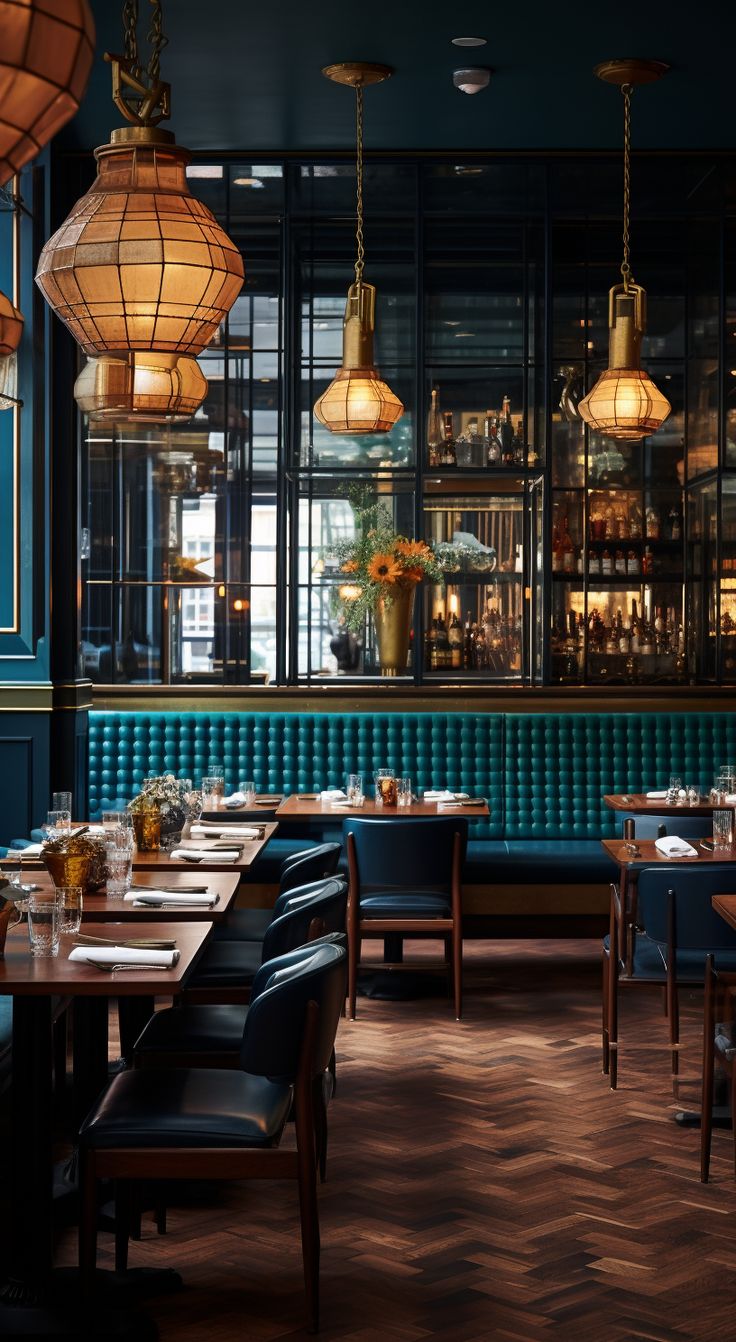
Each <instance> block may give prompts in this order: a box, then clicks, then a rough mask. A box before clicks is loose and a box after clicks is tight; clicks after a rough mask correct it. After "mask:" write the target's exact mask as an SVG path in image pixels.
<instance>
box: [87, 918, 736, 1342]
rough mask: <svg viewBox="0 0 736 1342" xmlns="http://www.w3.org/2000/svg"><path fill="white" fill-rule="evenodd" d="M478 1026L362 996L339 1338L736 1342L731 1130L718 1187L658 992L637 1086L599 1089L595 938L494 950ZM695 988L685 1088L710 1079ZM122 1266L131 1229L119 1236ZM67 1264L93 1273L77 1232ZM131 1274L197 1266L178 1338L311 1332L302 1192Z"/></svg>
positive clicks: (632, 1020)
mask: <svg viewBox="0 0 736 1342" xmlns="http://www.w3.org/2000/svg"><path fill="white" fill-rule="evenodd" d="M466 959H467V963H468V975H467V985H466V988H467V995H466V1016H465V1019H464V1021H463V1022H462V1023H461V1024H457V1023H455V1021H454V1020H453V1019H452V1018H451V1016H450V1012H449V1008H448V1004H447V1001H446V1000H445V999H444V998H442V997H441V996H438V997H436V998H430V999H426V998H425V999H423V1000H420V1001H414V1002H408V1003H384V1002H377V1001H362V1000H361V1001H359V1006H358V1015H359V1019H358V1020H357V1022H356V1023H354V1024H349V1023H347V1022H343V1023H342V1025H341V1030H340V1036H339V1040H338V1072H339V1092H338V1095H337V1097H336V1099H335V1102H334V1103H333V1105H332V1108H331V1119H330V1122H331V1148H330V1167H329V1172H328V1183H327V1184H326V1185H325V1186H324V1187H323V1188H322V1190H321V1196H320V1203H321V1219H322V1241H323V1253H322V1337H323V1338H324V1339H325V1342H332V1339H341V1340H342V1342H384V1340H385V1342H415V1340H416V1342H418V1340H419V1339H424V1338H428V1339H442V1340H443V1342H551V1340H554V1342H599V1339H611V1342H623V1340H624V1339H627V1340H628V1339H647V1340H648V1342H687V1340H688V1339H692V1340H693V1342H694V1340H695V1339H709V1340H712V1339H724V1342H725V1340H726V1339H728V1342H732V1339H733V1338H734V1336H735V1335H736V1274H735V1269H736V1219H735V1218H734V1212H735V1211H736V1185H735V1184H734V1182H733V1178H732V1173H731V1164H730V1152H731V1145H730V1137H729V1135H728V1134H726V1133H723V1132H716V1133H715V1135H714V1144H715V1157H714V1162H713V1182H712V1183H711V1184H710V1185H708V1186H706V1187H704V1186H703V1185H701V1184H700V1182H699V1180H698V1158H697V1144H698V1136H697V1133H695V1132H692V1131H683V1130H680V1129H678V1128H676V1127H675V1125H674V1124H673V1122H672V1115H673V1113H674V1110H675V1108H676V1107H677V1106H676V1105H675V1104H674V1102H673V1100H672V1095H671V1088H670V1081H669V1061H668V1056H667V1052H666V1047H665V1046H666V1032H665V1023H664V1019H663V1018H662V1016H661V1008H660V1004H659V998H658V997H657V996H650V995H649V994H646V995H645V996H644V997H642V996H641V995H640V994H638V993H637V994H632V993H629V994H627V996H626V998H625V1000H624V1004H623V1014H622V1022H621V1038H622V1056H621V1066H620V1089H619V1091H618V1092H617V1093H615V1094H613V1093H611V1092H610V1090H609V1089H608V1087H607V1083H606V1081H605V1080H604V1078H603V1077H602V1076H601V1073H600V1061H599V1002H600V988H599V964H598V948H597V945H596V944H595V943H593V942H562V943H553V942H545V943H533V942H520V943H514V944H508V943H507V944H498V943H496V944H493V943H486V944H473V945H471V946H469V947H468V948H467V952H466ZM699 1010H700V1002H699V999H698V996H697V995H693V996H692V997H691V998H689V999H687V1001H686V1003H685V1006H684V1010H683V1040H684V1045H685V1047H684V1054H683V1062H682V1073H683V1078H684V1081H683V1085H682V1088H681V1096H682V1098H683V1099H684V1100H685V1101H689V1102H690V1103H693V1102H695V1101H696V1099H697V1085H698V1081H699V1041H700V1036H699V1028H700V1021H699ZM101 1246H102V1253H101V1262H109V1258H110V1250H111V1244H110V1240H109V1237H106V1236H102V1237H101ZM61 1247H62V1255H63V1257H65V1258H66V1260H67V1261H71V1259H72V1257H73V1240H72V1238H71V1236H67V1237H66V1239H65V1241H64V1243H63V1245H62V1246H61ZM131 1263H132V1264H151V1265H153V1264H156V1265H164V1264H165V1265H171V1266H176V1267H177V1268H178V1269H180V1271H181V1273H182V1275H183V1277H184V1280H185V1284H186V1289H185V1290H184V1291H183V1292H182V1293H181V1294H179V1295H176V1296H170V1297H168V1298H160V1299H159V1300H157V1301H154V1302H152V1303H151V1306H150V1308H151V1310H152V1312H153V1313H154V1315H155V1317H156V1319H157V1320H158V1323H159V1327H160V1331H161V1338H162V1339H163V1340H164V1342H174V1340H175V1342H249V1340H250V1339H253V1340H254V1342H255V1340H256V1339H258V1340H260V1339H264V1340H270V1339H282V1338H288V1339H295V1338H303V1337H305V1336H306V1334H305V1333H304V1332H303V1331H302V1328H301V1319H302V1285H301V1261H300V1255H299V1241H298V1223H297V1218H296V1202H295V1190H294V1188H293V1187H292V1186H289V1185H276V1184H274V1185H270V1184H260V1185H259V1184H255V1185H249V1186H231V1187H225V1188H222V1189H220V1190H219V1191H217V1190H215V1189H214V1188H213V1187H212V1186H209V1187H208V1188H207V1189H205V1190H204V1198H203V1199H202V1198H200V1199H198V1201H197V1203H196V1204H195V1203H190V1204H189V1205H188V1206H175V1207H173V1208H172V1209H171V1210H170V1215H169V1233H168V1235H167V1236H166V1237H164V1238H159V1237H157V1236H156V1234H155V1231H154V1228H153V1226H152V1223H151V1222H150V1221H149V1220H148V1219H147V1220H146V1221H145V1222H144V1235H143V1239H142V1241H141V1242H140V1243H139V1244H135V1245H133V1246H132V1253H131Z"/></svg>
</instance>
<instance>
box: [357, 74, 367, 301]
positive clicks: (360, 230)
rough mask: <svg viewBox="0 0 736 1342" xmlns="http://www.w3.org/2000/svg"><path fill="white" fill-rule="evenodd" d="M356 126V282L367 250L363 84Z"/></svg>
mask: <svg viewBox="0 0 736 1342" xmlns="http://www.w3.org/2000/svg"><path fill="white" fill-rule="evenodd" d="M355 127H356V144H357V149H356V177H357V202H356V204H357V209H356V215H357V222H356V230H355V240H356V242H357V245H358V251H357V256H356V258H355V283H356V284H358V285H359V284H360V283H361V281H362V279H363V265H364V260H365V250H364V247H363V85H362V84H356V86H355Z"/></svg>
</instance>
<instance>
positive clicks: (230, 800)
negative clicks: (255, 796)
mask: <svg viewBox="0 0 736 1342" xmlns="http://www.w3.org/2000/svg"><path fill="white" fill-rule="evenodd" d="M222 804H223V806H244V805H245V793H244V792H232V793H231V794H230V796H229V797H223V799H222Z"/></svg>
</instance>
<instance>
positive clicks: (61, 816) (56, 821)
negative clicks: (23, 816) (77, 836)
mask: <svg viewBox="0 0 736 1342" xmlns="http://www.w3.org/2000/svg"><path fill="white" fill-rule="evenodd" d="M71 827H72V816H71V811H47V812H46V821H45V824H43V825H42V826H41V828H42V829H43V831H44V833H45V835H46V837H47V838H48V839H55V838H57V836H58V835H60V834H68V833H69V831H70V829H71Z"/></svg>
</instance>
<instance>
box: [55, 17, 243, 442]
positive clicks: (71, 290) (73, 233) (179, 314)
mask: <svg viewBox="0 0 736 1342" xmlns="http://www.w3.org/2000/svg"><path fill="white" fill-rule="evenodd" d="M152 3H153V9H154V16H153V20H152V29H151V31H152V35H153V51H152V55H151V59H150V61H149V64H148V67H147V69H146V71H145V72H143V71H142V70H141V68H140V66H139V65H138V56H137V44H136V26H135V25H136V20H137V10H138V5H137V0H127V2H126V5H125V9H124V13H125V15H126V18H127V29H126V55H125V57H120V56H111V57H107V58H106V59H109V60H110V63H111V65H112V70H113V101H114V103H115V105H116V106H117V107H118V109H119V110H120V111H121V112H122V113H123V115H124V116H125V117H126V118H127V119H128V120H129V121H130V122H131V123H132V124H131V125H129V126H126V127H123V128H122V129H119V130H114V131H113V132H112V135H111V137H110V143H109V144H106V145H102V146H101V147H100V148H99V149H97V150H96V151H95V157H96V159H97V164H98V176H97V178H96V180H95V182H94V183H93V184H92V186H91V188H90V190H89V191H88V192H87V194H86V195H85V196H83V197H82V199H81V200H80V201H78V203H77V204H76V205H75V206H74V208H73V210H72V212H71V214H70V215H69V217H68V218H67V219H66V220H65V222H64V223H63V224H62V225H61V228H60V229H58V231H57V232H56V233H55V234H54V236H53V237H52V238H50V239H49V241H48V242H47V243H46V246H45V247H44V248H43V251H42V252H41V257H40V260H39V264H38V270H37V273H36V282H37V284H38V286H39V288H40V289H41V291H42V293H43V295H44V297H45V298H46V301H47V302H48V303H49V305H50V307H51V308H52V309H53V310H54V311H55V312H56V315H57V316H58V317H59V318H60V319H61V321H63V322H64V324H65V326H66V327H67V328H68V330H69V331H70V332H71V334H72V335H73V336H74V338H75V340H76V341H77V342H78V344H79V345H81V347H82V349H83V350H84V351H85V353H86V354H88V355H112V356H113V357H114V358H117V359H121V358H122V359H124V360H126V361H127V363H128V375H129V385H130V386H131V388H132V390H131V393H130V395H131V401H132V404H131V413H133V414H134V415H136V416H137V417H138V418H142V417H143V416H144V414H145V413H146V411H147V410H148V408H149V407H148V405H147V403H146V398H145V397H142V398H141V399H139V398H138V395H137V387H138V386H139V385H141V375H142V370H143V368H144V366H145V367H146V368H148V369H149V371H150V362H149V364H148V365H144V364H143V363H142V362H141V361H140V360H139V359H134V358H133V357H132V356H133V354H136V355H137V354H139V353H141V352H144V351H147V352H150V353H155V354H157V355H163V354H167V355H171V356H176V357H179V358H181V357H182V356H185V357H187V358H192V359H193V358H195V357H196V355H197V354H199V353H201V351H202V350H203V349H204V348H205V346H206V345H208V344H209V342H210V341H211V340H212V339H213V337H214V335H215V333H216V331H217V329H218V327H219V325H220V323H221V322H222V320H223V318H224V317H225V316H226V315H227V313H228V312H229V310H230V308H231V307H232V305H233V303H234V302H235V299H236V298H237V296H238V294H239V293H240V290H241V288H242V285H243V261H242V258H241V255H240V252H239V250H238V248H237V247H236V246H235V244H234V243H233V242H232V241H231V239H230V238H229V237H228V236H227V234H226V232H225V230H224V229H223V228H222V227H221V225H220V224H219V223H218V222H217V220H216V219H215V217H214V215H213V214H212V212H211V211H210V210H209V209H208V208H207V206H206V205H204V204H203V203H202V202H201V201H199V200H197V199H196V198H195V197H194V196H192V194H191V192H190V190H189V187H188V185H187V179H186V165H187V163H188V162H189V154H188V152H187V150H186V149H182V148H181V147H179V146H177V145H176V144H175V142H174V136H173V135H172V134H171V132H170V131H167V130H163V129H161V128H160V126H159V124H158V123H159V122H160V121H161V120H162V119H163V118H164V117H167V116H168V115H169V108H170V89H169V85H168V84H165V83H163V82H162V81H161V79H160V78H159V71H160V54H161V50H162V48H163V46H164V45H165V43H166V40H167V39H166V38H165V37H164V35H163V30H162V26H161V0H152ZM157 367H158V371H159V373H160V372H161V370H162V368H163V365H157ZM176 369H178V373H177V372H176ZM169 371H174V372H175V377H174V381H175V382H176V381H177V380H178V376H179V374H181V375H183V376H185V377H186V380H187V382H188V385H189V387H190V389H191V388H193V387H194V382H195V380H196V379H195V377H194V375H193V374H192V370H191V368H189V367H188V366H187V365H183V366H181V365H176V364H175V362H174V361H172V362H171V363H170V365H169ZM119 372H120V370H118V369H117V368H114V367H109V366H108V365H107V364H105V365H104V366H103V369H102V370H95V373H94V377H93V376H92V375H90V377H89V378H88V379H85V380H84V385H83V392H84V394H85V399H86V400H87V401H88V393H89V391H90V387H91V386H92V385H94V386H95V387H99V388H100V402H99V405H98V406H97V407H96V408H97V409H99V410H100V411H101V412H102V413H105V412H106V411H107V410H108V409H109V408H110V407H109V404H108V395H109V394H112V395H113V396H114V395H116V394H117V393H112V392H111V391H110V389H111V386H112V384H115V385H117V379H118V376H119ZM146 376H147V374H146ZM159 382H160V379H159ZM203 394H204V393H203ZM172 397H173V401H172V414H175V415H176V416H177V417H179V413H178V409H177V408H176V402H177V398H178V391H177V389H176V388H175V387H173V386H172ZM201 399H202V398H201V397H200V400H201ZM93 413H94V407H93ZM158 413H159V411H157V415H158Z"/></svg>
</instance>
